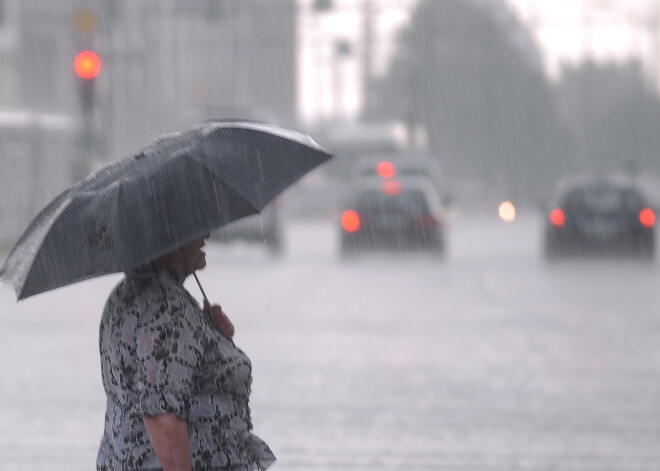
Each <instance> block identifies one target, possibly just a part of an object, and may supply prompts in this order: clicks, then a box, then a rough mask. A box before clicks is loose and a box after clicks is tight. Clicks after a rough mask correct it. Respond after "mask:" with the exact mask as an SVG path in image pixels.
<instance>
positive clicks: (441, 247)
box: [430, 235, 447, 259]
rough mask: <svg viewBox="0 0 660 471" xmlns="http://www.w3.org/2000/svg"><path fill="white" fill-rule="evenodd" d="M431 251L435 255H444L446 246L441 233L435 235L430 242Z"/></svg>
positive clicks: (442, 256) (443, 256)
mask: <svg viewBox="0 0 660 471" xmlns="http://www.w3.org/2000/svg"><path fill="white" fill-rule="evenodd" d="M430 248H431V252H432V253H434V254H435V255H436V256H437V257H439V258H442V259H444V258H445V256H446V252H447V251H446V247H445V239H444V237H443V236H442V235H438V236H437V237H435V239H434V240H433V241H432V242H431V246H430Z"/></svg>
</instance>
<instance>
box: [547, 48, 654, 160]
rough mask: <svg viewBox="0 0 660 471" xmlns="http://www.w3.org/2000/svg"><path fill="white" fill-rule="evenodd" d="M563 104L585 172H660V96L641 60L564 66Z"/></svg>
mask: <svg viewBox="0 0 660 471" xmlns="http://www.w3.org/2000/svg"><path fill="white" fill-rule="evenodd" d="M557 103H558V104H559V109H560V112H561V115H562V117H563V119H564V120H565V121H566V122H567V123H568V124H569V126H570V129H571V130H572V131H573V133H574V136H575V139H576V141H577V142H578V144H579V149H580V154H581V160H582V165H583V168H584V169H585V170H589V171H595V172H612V171H614V172H616V171H621V170H626V171H632V170H633V169H636V170H635V171H638V172H641V171H653V172H656V173H657V172H660V159H658V156H660V134H659V133H658V129H660V100H659V99H658V96H657V93H656V92H655V91H654V90H652V89H651V87H650V86H649V85H648V83H647V81H646V80H645V78H644V75H643V73H642V67H641V64H639V63H638V62H636V61H630V62H627V63H621V64H615V63H610V64H596V63H593V62H587V63H584V64H581V65H580V66H577V67H570V68H564V69H563V71H562V79H561V82H560V83H559V84H558V86H557Z"/></svg>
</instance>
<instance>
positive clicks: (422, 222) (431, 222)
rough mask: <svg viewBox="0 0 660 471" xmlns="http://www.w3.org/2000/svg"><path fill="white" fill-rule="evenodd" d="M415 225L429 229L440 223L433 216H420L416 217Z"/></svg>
mask: <svg viewBox="0 0 660 471" xmlns="http://www.w3.org/2000/svg"><path fill="white" fill-rule="evenodd" d="M417 225H419V226H420V227H422V228H424V229H430V228H432V227H438V226H439V225H440V221H438V220H437V219H436V218H434V217H433V216H420V217H419V218H418V219H417Z"/></svg>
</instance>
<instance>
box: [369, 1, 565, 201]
mask: <svg viewBox="0 0 660 471" xmlns="http://www.w3.org/2000/svg"><path fill="white" fill-rule="evenodd" d="M511 38H512V35H511V34H508V33H507V31H505V30H504V29H503V27H502V26H501V25H500V24H498V23H497V22H496V21H495V19H494V18H493V17H492V16H491V14H490V13H489V12H488V11H487V10H485V9H484V8H483V7H481V6H479V5H477V4H475V3H473V2H469V1H464V0H426V1H421V2H420V4H419V5H418V7H417V10H416V12H415V14H414V16H413V18H412V21H411V23H410V26H409V27H408V28H407V29H406V30H405V31H404V32H403V34H402V36H401V37H400V40H399V43H398V51H397V53H396V56H395V58H394V59H393V61H392V63H391V67H390V70H389V72H388V73H387V75H386V77H385V78H384V79H383V80H382V81H380V82H379V83H378V84H376V86H375V88H374V93H373V95H371V98H372V100H371V101H370V102H369V103H368V105H367V106H368V114H369V116H371V117H378V118H392V117H394V118H402V117H404V118H408V119H414V120H415V121H416V122H418V123H421V124H423V125H424V126H425V127H426V129H427V132H428V134H429V140H430V143H431V146H432V149H433V151H434V152H435V153H436V154H437V155H438V156H439V157H440V159H441V161H442V164H443V166H444V168H445V169H446V170H447V172H448V173H449V176H450V177H451V176H452V175H453V176H455V177H457V178H477V179H480V180H482V181H488V180H489V179H492V178H493V176H497V178H498V180H499V181H501V182H504V185H506V186H508V187H509V188H510V189H511V190H512V192H513V193H517V194H519V195H527V196H533V195H536V194H537V192H538V190H539V188H547V187H548V186H551V185H552V184H554V180H555V179H556V178H557V177H558V176H560V175H562V174H564V173H567V172H570V171H571V170H573V167H574V165H575V161H574V158H573V152H572V143H571V139H570V135H569V134H568V133H567V132H566V130H564V129H563V127H562V124H561V121H560V119H559V117H558V114H557V113H556V108H555V106H554V103H553V95H552V90H551V87H550V85H549V84H548V82H547V80H546V79H545V77H544V76H543V73H542V71H540V70H538V69H537V68H535V67H534V66H533V65H532V63H533V61H532V60H530V58H528V57H525V56H524V54H523V53H522V52H521V50H520V49H519V48H517V47H516V46H515V45H514V44H513V43H512V39H511Z"/></svg>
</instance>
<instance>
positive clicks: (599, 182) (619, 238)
mask: <svg viewBox="0 0 660 471" xmlns="http://www.w3.org/2000/svg"><path fill="white" fill-rule="evenodd" d="M543 243H544V254H545V257H546V259H548V260H556V259H557V258H560V257H563V256H569V255H571V256H576V255H601V254H621V255H630V256H637V257H641V258H644V259H647V260H652V259H653V256H654V253H655V210H654V209H653V207H652V206H651V205H650V204H649V202H648V201H647V200H646V198H645V196H644V193H643V192H642V191H641V190H640V189H639V188H638V187H637V186H636V185H635V184H634V182H633V181H632V180H630V179H626V178H619V177H573V178H570V179H566V180H563V181H562V182H560V184H559V185H558V187H557V188H556V193H555V196H554V198H553V200H552V204H551V205H550V206H549V207H548V208H547V209H546V218H545V231H544V242H543Z"/></svg>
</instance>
